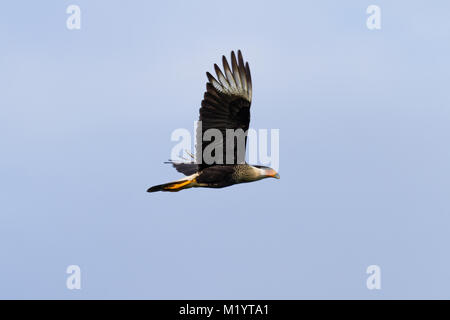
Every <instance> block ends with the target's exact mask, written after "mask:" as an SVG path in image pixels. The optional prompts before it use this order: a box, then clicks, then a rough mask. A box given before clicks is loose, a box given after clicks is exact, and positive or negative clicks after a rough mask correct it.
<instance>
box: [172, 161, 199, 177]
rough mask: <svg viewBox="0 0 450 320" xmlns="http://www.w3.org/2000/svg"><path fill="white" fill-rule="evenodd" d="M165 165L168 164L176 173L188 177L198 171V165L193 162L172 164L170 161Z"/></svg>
mask: <svg viewBox="0 0 450 320" xmlns="http://www.w3.org/2000/svg"><path fill="white" fill-rule="evenodd" d="M165 163H170V164H171V165H172V166H173V167H174V168H175V169H176V170H177V171H178V172H180V173H182V174H184V175H185V176H190V175H192V174H194V173H196V172H197V171H198V164H196V163H194V162H174V161H172V160H170V161H167V162H165Z"/></svg>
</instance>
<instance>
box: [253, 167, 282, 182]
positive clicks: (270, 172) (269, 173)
mask: <svg viewBox="0 0 450 320" xmlns="http://www.w3.org/2000/svg"><path fill="white" fill-rule="evenodd" d="M255 167H256V168H258V169H259V177H260V179H264V178H275V179H280V175H279V174H278V172H276V171H275V170H274V169H272V168H270V167H265V166H255Z"/></svg>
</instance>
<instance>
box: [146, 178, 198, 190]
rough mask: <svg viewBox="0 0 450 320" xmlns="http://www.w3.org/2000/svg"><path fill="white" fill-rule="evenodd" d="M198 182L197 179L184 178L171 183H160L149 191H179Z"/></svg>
mask: <svg viewBox="0 0 450 320" xmlns="http://www.w3.org/2000/svg"><path fill="white" fill-rule="evenodd" d="M195 184H196V180H195V179H191V180H190V179H184V180H178V181H173V182H169V183H164V184H160V185H157V186H153V187H151V188H149V189H148V190H147V192H156V191H170V192H177V191H180V190H183V189H187V188H192V187H193V186H194V185H195Z"/></svg>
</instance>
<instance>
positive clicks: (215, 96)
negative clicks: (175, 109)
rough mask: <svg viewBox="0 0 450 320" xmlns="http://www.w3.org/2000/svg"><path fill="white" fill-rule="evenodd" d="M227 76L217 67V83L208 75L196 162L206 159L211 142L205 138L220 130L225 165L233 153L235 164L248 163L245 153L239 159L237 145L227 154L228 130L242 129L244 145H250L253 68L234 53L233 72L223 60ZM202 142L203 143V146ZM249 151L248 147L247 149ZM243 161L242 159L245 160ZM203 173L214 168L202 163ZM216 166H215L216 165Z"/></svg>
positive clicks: (232, 59) (201, 113)
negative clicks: (248, 131) (209, 130)
mask: <svg viewBox="0 0 450 320" xmlns="http://www.w3.org/2000/svg"><path fill="white" fill-rule="evenodd" d="M222 63H223V72H222V70H220V68H219V66H217V65H216V64H215V65H214V70H215V72H216V75H217V79H216V78H214V76H213V75H211V74H210V73H209V72H207V73H206V76H207V77H208V83H207V84H206V92H205V94H204V97H203V101H202V105H201V108H200V119H199V120H200V121H201V124H202V125H201V127H200V126H199V128H198V129H197V145H196V158H197V159H203V157H202V155H203V151H204V149H205V147H206V146H207V145H208V144H210V143H211V142H209V141H203V139H202V138H203V136H204V133H205V131H206V130H208V129H218V130H220V132H221V133H222V136H223V140H219V141H216V142H215V143H220V144H222V146H223V148H222V150H223V153H224V154H223V158H222V159H223V162H224V163H225V161H226V159H227V157H226V154H227V153H229V152H232V153H233V155H234V156H233V159H234V163H243V162H245V152H244V155H243V159H238V155H237V149H238V146H237V141H238V139H236V140H235V143H234V148H233V149H232V150H227V146H226V141H225V137H226V136H225V135H226V130H227V129H233V130H237V129H242V130H243V131H244V132H245V139H244V143H246V140H247V138H246V135H247V130H248V127H249V124H250V105H251V100H252V82H251V76H250V67H249V65H248V63H246V64H244V60H243V58H242V53H241V51H240V50H239V51H238V59H236V55H235V53H234V52H231V69H230V65H229V64H228V61H227V59H226V58H225V56H223V58H222ZM199 141H202V143H199ZM244 150H245V145H244ZM241 158H242V157H241ZM198 162H199V167H200V169H202V168H206V167H209V166H211V164H209V165H208V164H206V163H205V162H204V161H201V162H200V161H198ZM215 164H216V163H213V164H212V165H215Z"/></svg>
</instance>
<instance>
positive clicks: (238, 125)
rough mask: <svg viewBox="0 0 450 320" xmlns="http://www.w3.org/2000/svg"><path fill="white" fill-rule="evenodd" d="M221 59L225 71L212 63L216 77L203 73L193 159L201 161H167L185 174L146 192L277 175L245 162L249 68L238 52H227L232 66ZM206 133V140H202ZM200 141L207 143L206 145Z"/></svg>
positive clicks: (248, 110)
mask: <svg viewBox="0 0 450 320" xmlns="http://www.w3.org/2000/svg"><path fill="white" fill-rule="evenodd" d="M222 61H223V68H224V72H225V74H223V73H222V71H221V70H220V68H219V67H218V66H217V65H214V69H215V71H216V74H217V79H218V80H216V79H215V78H214V77H213V76H212V75H211V74H210V73H209V72H207V73H206V75H207V77H208V80H209V82H208V83H207V84H206V92H205V95H204V99H203V101H202V106H201V108H200V119H199V121H201V126H199V128H198V129H197V135H198V136H200V138H201V139H200V142H198V143H197V146H196V155H197V159H202V161H200V162H198V163H196V162H190V163H177V162H174V161H170V163H172V165H173V166H174V167H175V169H176V170H177V171H178V172H181V173H183V174H185V175H186V177H184V178H183V179H180V180H177V181H174V182H170V183H165V184H161V185H157V186H154V187H151V188H149V189H148V190H147V191H148V192H155V191H172V192H173V191H180V190H183V189H187V188H193V187H205V188H223V187H228V186H231V185H234V184H237V183H246V182H253V181H257V180H260V179H264V178H269V177H273V178H279V175H278V173H277V172H276V171H275V170H273V169H271V168H269V167H265V166H252V165H249V164H247V163H245V144H246V140H247V130H248V128H249V123H250V105H251V99H252V82H251V75H250V67H249V65H248V63H246V64H245V65H244V61H243V59H242V54H241V52H240V51H238V59H236V56H235V54H234V52H231V64H232V69H230V67H229V65H228V62H227V60H226V58H225V57H223V59H222ZM230 130H231V131H233V133H234V136H231V140H230V139H229V136H228V133H229V132H228V131H230ZM211 135H212V136H213V137H214V139H212V137H210V136H211ZM207 136H208V137H209V138H210V139H209V138H208V139H206V137H207ZM203 140H208V141H211V143H210V144H208V145H206V144H204V143H203ZM230 142H231V143H230ZM236 142H237V143H236Z"/></svg>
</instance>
